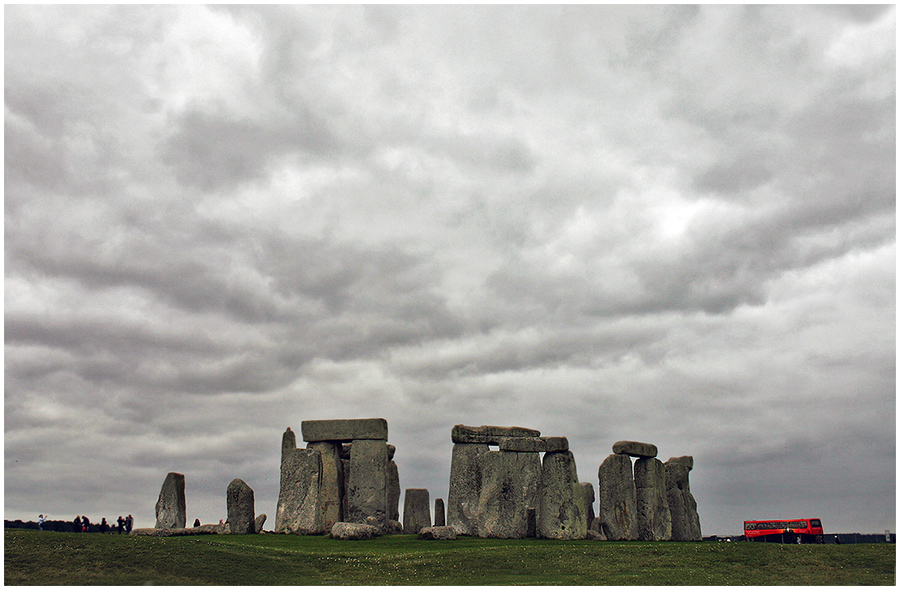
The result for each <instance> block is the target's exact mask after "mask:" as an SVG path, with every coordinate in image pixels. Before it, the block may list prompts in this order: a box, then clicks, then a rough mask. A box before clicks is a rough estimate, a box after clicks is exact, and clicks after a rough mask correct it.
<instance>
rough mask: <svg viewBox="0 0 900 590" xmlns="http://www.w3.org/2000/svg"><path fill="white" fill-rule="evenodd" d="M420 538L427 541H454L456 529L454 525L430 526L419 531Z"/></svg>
mask: <svg viewBox="0 0 900 590" xmlns="http://www.w3.org/2000/svg"><path fill="white" fill-rule="evenodd" d="M419 538H420V539H424V540H427V541H453V540H454V539H456V529H455V528H454V527H452V526H428V527H425V528H423V529H422V530H420V531H419Z"/></svg>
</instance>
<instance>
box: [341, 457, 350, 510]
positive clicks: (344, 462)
mask: <svg viewBox="0 0 900 590" xmlns="http://www.w3.org/2000/svg"><path fill="white" fill-rule="evenodd" d="M341 469H342V471H343V473H344V487H343V489H342V490H341V497H342V498H343V499H344V502H343V510H344V520H346V519H347V518H348V517H349V514H350V493H349V492H348V491H347V490H348V487H347V484H348V483H349V482H350V455H349V452H348V454H347V457H346V458H344V457H343V455H342V456H341Z"/></svg>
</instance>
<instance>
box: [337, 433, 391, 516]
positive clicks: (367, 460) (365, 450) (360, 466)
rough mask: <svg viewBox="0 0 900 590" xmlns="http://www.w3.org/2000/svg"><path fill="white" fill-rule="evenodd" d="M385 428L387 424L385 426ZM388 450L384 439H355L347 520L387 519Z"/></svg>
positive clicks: (348, 489)
mask: <svg viewBox="0 0 900 590" xmlns="http://www.w3.org/2000/svg"><path fill="white" fill-rule="evenodd" d="M385 430H387V427H386V426H385ZM387 456H388V453H387V443H386V442H385V441H384V439H374V438H372V439H354V441H353V445H352V446H351V448H350V474H349V481H348V482H347V505H348V509H349V510H348V514H346V515H345V517H344V520H346V521H347V522H356V523H362V522H366V518H368V517H373V518H374V519H375V520H376V521H377V522H378V526H381V527H384V526H385V525H387V521H388V520H389V519H388V510H387V506H388V463H389V462H388V458H387Z"/></svg>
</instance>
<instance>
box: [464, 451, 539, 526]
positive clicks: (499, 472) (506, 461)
mask: <svg viewBox="0 0 900 590" xmlns="http://www.w3.org/2000/svg"><path fill="white" fill-rule="evenodd" d="M481 467H482V474H481V476H482V482H481V495H480V496H479V500H478V512H477V515H478V516H477V526H476V533H475V534H476V535H478V536H479V537H483V538H498V539H522V538H525V537H526V536H527V533H528V527H527V525H528V519H527V515H528V514H527V513H528V508H534V506H533V505H532V504H533V503H534V500H535V499H536V498H534V492H535V491H536V487H537V482H538V480H539V479H540V473H541V462H540V459H539V458H538V455H537V453H517V452H514V451H489V452H487V453H485V454H484V455H483V456H482V457H481Z"/></svg>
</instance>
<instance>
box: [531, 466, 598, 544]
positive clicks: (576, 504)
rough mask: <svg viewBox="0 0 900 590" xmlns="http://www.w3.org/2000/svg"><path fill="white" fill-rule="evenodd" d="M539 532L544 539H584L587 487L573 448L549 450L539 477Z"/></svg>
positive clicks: (585, 533)
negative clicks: (578, 469) (580, 479)
mask: <svg viewBox="0 0 900 590" xmlns="http://www.w3.org/2000/svg"><path fill="white" fill-rule="evenodd" d="M539 497H540V501H539V504H538V510H537V534H538V536H539V537H544V538H545V539H560V540H571V539H584V538H585V536H586V535H587V520H586V518H585V508H584V490H583V489H582V487H581V484H580V483H578V472H577V470H576V468H575V457H574V456H573V455H572V452H571V451H563V452H557V453H546V454H545V455H544V462H543V467H542V470H541V480H540V494H539Z"/></svg>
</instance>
